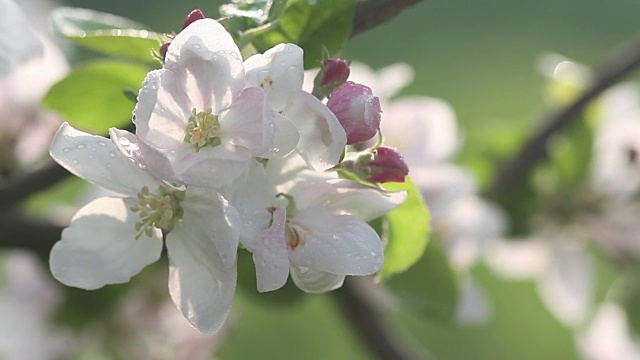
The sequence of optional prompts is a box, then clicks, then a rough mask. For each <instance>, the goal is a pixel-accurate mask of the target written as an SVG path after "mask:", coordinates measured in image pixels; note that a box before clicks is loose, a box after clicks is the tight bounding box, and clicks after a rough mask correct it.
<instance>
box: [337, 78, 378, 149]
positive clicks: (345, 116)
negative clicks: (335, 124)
mask: <svg viewBox="0 0 640 360" xmlns="http://www.w3.org/2000/svg"><path fill="white" fill-rule="evenodd" d="M327 106H328V107H329V109H330V110H331V111H332V112H333V113H334V114H335V115H336V117H337V118H338V120H339V121H340V124H342V127H343V128H344V130H345V132H346V133H347V144H349V145H352V144H359V143H362V142H365V141H367V140H369V139H371V138H372V137H374V136H375V135H376V133H377V132H378V130H379V129H380V116H381V115H382V109H381V108H380V99H378V97H377V96H374V95H373V92H372V91H371V89H370V88H369V87H367V86H364V85H360V84H356V83H352V82H346V83H344V84H342V85H340V86H338V87H337V88H336V89H335V90H333V91H332V92H331V94H329V101H328V102H327Z"/></svg>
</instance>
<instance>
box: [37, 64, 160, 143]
mask: <svg viewBox="0 0 640 360" xmlns="http://www.w3.org/2000/svg"><path fill="white" fill-rule="evenodd" d="M146 74H147V68H145V67H142V66H138V65H132V64H125V63H119V62H114V61H99V62H95V63H91V64H88V65H85V66H81V67H77V68H75V69H74V70H73V71H72V72H71V73H70V74H69V75H67V77H65V78H64V79H62V80H60V81H59V82H58V83H57V84H55V85H54V86H53V87H52V88H51V89H50V90H49V93H48V94H47V96H46V97H45V99H44V104H45V106H47V107H48V108H50V109H52V110H55V111H57V112H59V113H60V114H61V115H62V116H63V117H64V118H65V120H67V121H68V122H69V123H70V124H71V125H73V126H74V127H77V128H79V129H81V130H84V131H88V132H91V133H94V134H106V133H107V131H108V130H109V128H110V127H113V126H123V125H125V124H127V123H128V122H129V121H131V112H132V111H133V108H134V106H135V103H133V102H131V100H130V99H128V98H127V97H126V96H125V95H123V93H122V92H123V90H126V89H139V88H140V86H141V85H142V81H143V80H144V77H145V76H146Z"/></svg>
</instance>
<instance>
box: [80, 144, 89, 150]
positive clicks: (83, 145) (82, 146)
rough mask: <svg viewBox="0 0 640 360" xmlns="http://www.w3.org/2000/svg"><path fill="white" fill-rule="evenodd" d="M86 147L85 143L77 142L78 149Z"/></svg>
mask: <svg viewBox="0 0 640 360" xmlns="http://www.w3.org/2000/svg"><path fill="white" fill-rule="evenodd" d="M86 147H87V145H85V144H78V149H84V148H86Z"/></svg>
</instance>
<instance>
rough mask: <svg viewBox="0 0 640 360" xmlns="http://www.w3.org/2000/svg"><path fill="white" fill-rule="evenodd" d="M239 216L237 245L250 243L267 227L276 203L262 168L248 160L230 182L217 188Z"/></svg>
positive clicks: (271, 187) (272, 187)
mask: <svg viewBox="0 0 640 360" xmlns="http://www.w3.org/2000/svg"><path fill="white" fill-rule="evenodd" d="M219 192H220V194H222V196H224V198H225V199H227V200H228V201H229V202H230V203H231V204H233V207H234V208H235V209H236V210H237V211H238V215H239V216H240V222H241V225H240V226H239V228H240V242H241V243H242V244H243V245H245V246H246V243H248V242H253V241H255V239H257V238H258V236H260V233H261V232H262V231H263V230H265V229H267V228H269V223H270V222H271V213H270V212H269V211H268V209H269V208H271V207H273V205H274V202H275V200H276V189H275V187H274V186H273V185H272V184H271V181H270V178H269V177H267V174H266V171H265V169H264V166H263V165H262V164H261V163H259V162H258V161H256V160H251V162H250V165H249V166H248V167H247V169H246V170H245V171H244V172H243V173H242V174H241V175H240V176H239V177H238V178H237V179H235V180H234V181H233V182H231V183H229V184H228V185H225V186H224V187H222V188H220V189H219Z"/></svg>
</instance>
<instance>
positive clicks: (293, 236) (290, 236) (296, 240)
mask: <svg viewBox="0 0 640 360" xmlns="http://www.w3.org/2000/svg"><path fill="white" fill-rule="evenodd" d="M300 230H301V229H299V228H298V227H297V226H295V225H292V224H290V223H288V222H287V224H286V225H285V226H284V232H285V236H286V240H287V246H288V247H289V249H291V250H295V249H296V248H297V247H298V246H300V245H303V244H304V237H303V236H302V235H303V234H301V233H300V232H301V231H300Z"/></svg>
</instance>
